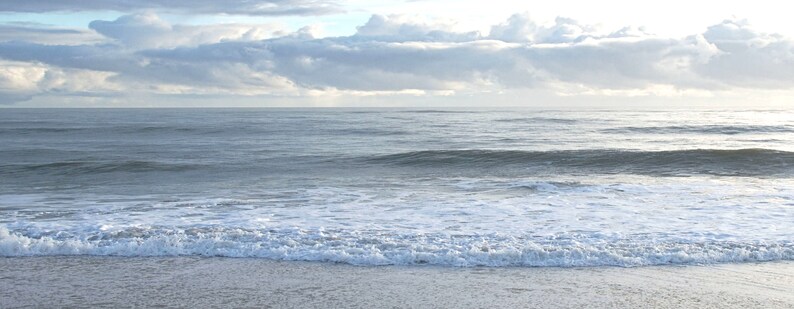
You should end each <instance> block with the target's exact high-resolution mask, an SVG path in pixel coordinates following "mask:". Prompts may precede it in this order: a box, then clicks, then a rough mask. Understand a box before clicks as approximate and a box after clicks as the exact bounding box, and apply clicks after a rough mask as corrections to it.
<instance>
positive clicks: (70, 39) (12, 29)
mask: <svg viewBox="0 0 794 309" xmlns="http://www.w3.org/2000/svg"><path fill="white" fill-rule="evenodd" d="M8 41H26V42H31V43H41V44H59V45H81V44H95V43H101V42H103V41H105V38H104V37H103V36H102V35H99V34H97V33H96V32H94V31H90V30H85V29H72V28H63V27H53V26H49V25H41V24H28V23H9V24H0V42H8Z"/></svg>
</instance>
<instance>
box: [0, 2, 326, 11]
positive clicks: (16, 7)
mask: <svg viewBox="0 0 794 309" xmlns="http://www.w3.org/2000/svg"><path fill="white" fill-rule="evenodd" d="M102 10H108V11H118V12H134V11H146V10H156V11H158V12H167V13H182V14H233V15H319V14H328V13H333V12H338V11H339V10H340V8H339V5H338V4H337V3H336V2H335V1H330V0H269V1H265V0H225V1H216V0H135V1H130V0H36V1H2V2H0V12H34V13H41V12H57V11H67V12H79V11H102Z"/></svg>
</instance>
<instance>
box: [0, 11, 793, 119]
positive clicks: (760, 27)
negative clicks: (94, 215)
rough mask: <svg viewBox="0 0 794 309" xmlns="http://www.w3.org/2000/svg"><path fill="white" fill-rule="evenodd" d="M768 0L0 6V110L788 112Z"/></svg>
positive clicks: (777, 22)
mask: <svg viewBox="0 0 794 309" xmlns="http://www.w3.org/2000/svg"><path fill="white" fill-rule="evenodd" d="M780 3H781V2H779V1H767V0H757V1H752V2H748V1H736V2H731V1H727V2H720V3H719V4H717V3H709V2H705V1H700V2H696V1H691V0H690V1H678V0H671V1H663V2H662V1H656V2H651V1H644V2H640V1H618V0H611V1H609V0H607V1H566V0H560V1H542V2H541V1H525V2H522V3H518V4H517V3H516V2H515V1H502V0H491V1H449V0H436V1H433V0H413V1H394V0H393V1H385V0H376V1H363V0H349V1H344V0H275V1H256V0H254V1H252V0H229V1H213V0H172V1H166V0H137V1H130V0H116V1H112V0H41V1H3V2H0V107H190V106H201V107H224V106H228V107H238V106H239V107H253V106H296V107H305V106H323V107H325V106H389V107H391V106H433V107H443V106H450V107H455V106H540V107H551V108H553V107H566V106H569V107H571V106H572V107H593V106H595V107H600V106H629V107H646V106H647V107H669V106H670V107H685V108H686V107H692V106H705V107H714V108H721V107H743V108H756V107H757V108H767V107H772V108H778V107H792V106H794V103H793V102H794V19H792V18H790V17H789V14H790V13H789V12H790V10H787V9H786V8H784V7H781V5H785V4H780Z"/></svg>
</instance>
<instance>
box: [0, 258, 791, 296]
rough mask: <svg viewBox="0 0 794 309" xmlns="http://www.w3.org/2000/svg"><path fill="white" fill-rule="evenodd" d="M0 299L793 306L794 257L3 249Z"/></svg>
mask: <svg viewBox="0 0 794 309" xmlns="http://www.w3.org/2000/svg"><path fill="white" fill-rule="evenodd" d="M0 270H2V271H0V287H2V288H0V307H2V308H20V307H158V306H164V307H270V308H294V307H301V308H331V307H352V308H370V307H388V308H394V307H400V308H418V307H446V308H487V307H495V306H496V307H536V308H574V307H590V308H613V307H624V308H628V307H632V308H636V307H644V308H681V307H698V308H762V307H763V308H791V307H792V306H794V294H792V293H791V291H792V290H794V263H792V262H773V263H758V264H724V265H708V266H655V267H637V268H618V267H591V268H454V267H432V266H430V267H421V266H419V267H417V266H414V267H405V266H382V267H371V266H370V267H360V266H350V265H343V264H329V263H311V262H277V261H269V260H264V259H233V258H196V257H179V258H122V257H24V258H2V259H0Z"/></svg>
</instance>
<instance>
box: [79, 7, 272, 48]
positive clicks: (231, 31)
mask: <svg viewBox="0 0 794 309" xmlns="http://www.w3.org/2000/svg"><path fill="white" fill-rule="evenodd" d="M88 27H89V28H90V29H92V30H94V31H96V32H97V33H100V34H102V35H104V36H106V37H108V38H111V39H115V40H117V41H118V42H121V43H122V44H123V45H125V46H126V47H130V48H136V49H150V48H172V47H178V46H195V45H199V44H208V43H217V42H221V41H251V40H262V39H266V38H269V37H272V36H273V33H279V32H283V31H284V30H283V29H281V27H279V26H275V25H267V24H266V25H246V24H214V25H203V26H188V25H171V24H169V23H168V22H166V21H164V20H162V19H160V18H159V17H158V16H157V15H155V14H153V13H151V12H149V13H141V14H134V15H125V16H121V17H119V18H118V19H116V20H113V21H103V20H96V21H93V22H91V23H90V24H89V25H88Z"/></svg>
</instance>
